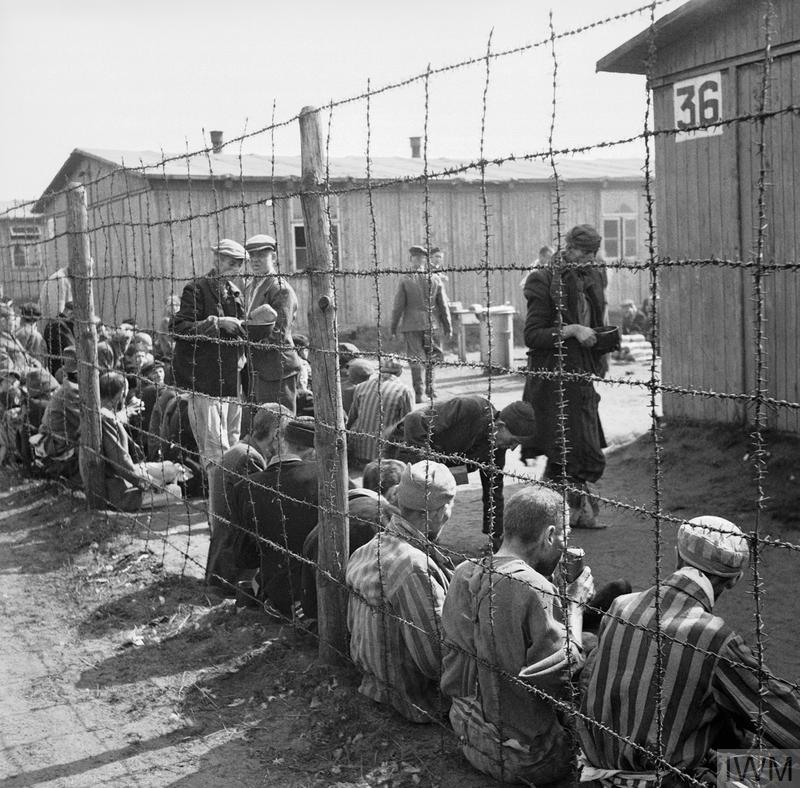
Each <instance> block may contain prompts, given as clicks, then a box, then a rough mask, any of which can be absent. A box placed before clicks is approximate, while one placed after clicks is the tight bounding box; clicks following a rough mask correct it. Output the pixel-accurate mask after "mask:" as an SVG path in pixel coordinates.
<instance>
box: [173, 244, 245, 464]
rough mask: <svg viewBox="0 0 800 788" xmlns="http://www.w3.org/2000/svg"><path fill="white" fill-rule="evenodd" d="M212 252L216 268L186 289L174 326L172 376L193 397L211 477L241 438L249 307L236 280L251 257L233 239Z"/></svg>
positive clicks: (192, 413)
mask: <svg viewBox="0 0 800 788" xmlns="http://www.w3.org/2000/svg"><path fill="white" fill-rule="evenodd" d="M212 251H213V252H214V254H215V258H216V261H215V265H214V267H213V268H212V269H211V270H210V271H209V272H208V274H206V275H205V276H201V277H199V278H197V279H194V280H193V281H191V282H189V283H188V284H187V285H186V287H184V288H183V293H182V295H181V306H180V309H178V311H177V313H176V314H175V318H174V321H173V332H174V336H175V349H174V351H173V359H172V372H173V376H174V379H175V385H176V386H177V387H179V388H182V389H185V390H186V391H188V392H189V397H190V402H189V420H190V423H191V426H192V432H193V433H194V437H195V440H196V441H197V448H198V451H199V453H200V457H201V459H202V462H203V465H204V467H205V470H206V472H208V471H209V470H210V469H211V468H212V467H214V466H218V465H219V463H220V461H221V460H222V455H223V454H224V453H225V452H226V451H227V450H228V449H229V448H230V447H231V446H232V445H233V444H234V443H236V441H237V440H238V439H239V431H240V427H241V420H242V413H241V407H240V406H239V403H238V402H237V401H236V400H237V398H238V397H239V395H240V387H239V372H240V371H241V369H242V367H243V366H244V332H243V329H242V319H243V318H244V302H243V300H242V293H241V291H240V290H239V288H238V287H237V286H236V284H235V283H234V279H235V278H236V277H237V276H238V275H239V273H240V272H241V270H242V266H243V265H244V262H245V259H246V257H247V252H245V250H244V247H243V246H242V245H241V244H239V243H237V242H236V241H232V240H230V239H228V238H224V239H223V240H221V241H220V242H219V244H218V245H217V246H214V247H212Z"/></svg>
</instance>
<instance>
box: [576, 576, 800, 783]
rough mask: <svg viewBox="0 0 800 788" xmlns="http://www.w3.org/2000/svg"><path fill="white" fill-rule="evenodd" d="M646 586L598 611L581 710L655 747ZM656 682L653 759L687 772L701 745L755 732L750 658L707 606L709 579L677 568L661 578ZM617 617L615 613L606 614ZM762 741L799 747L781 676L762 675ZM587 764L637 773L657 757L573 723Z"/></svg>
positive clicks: (797, 725) (703, 749)
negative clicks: (605, 613) (660, 654)
mask: <svg viewBox="0 0 800 788" xmlns="http://www.w3.org/2000/svg"><path fill="white" fill-rule="evenodd" d="M655 599H656V594H655V587H653V588H650V589H649V590H647V591H644V592H641V593H637V594H628V595H626V596H623V597H620V598H619V599H617V600H616V601H615V602H614V604H613V605H612V607H611V609H610V610H609V616H606V617H605V618H604V622H603V626H602V628H601V630H600V639H599V643H598V646H597V649H595V651H594V652H593V653H592V654H591V655H590V656H589V660H588V661H587V666H586V670H587V671H590V673H589V680H588V686H587V690H586V694H585V696H584V699H583V705H582V709H581V710H582V712H583V714H584V715H586V717H588V718H589V719H591V720H595V721H597V722H598V723H600V724H602V725H604V726H607V727H608V728H610V729H611V730H612V731H615V732H616V733H617V734H619V736H621V737H625V738H627V739H629V740H630V741H631V742H633V743H634V744H636V745H639V746H641V747H645V748H646V749H647V750H649V751H650V752H651V753H653V754H657V727H658V720H657V704H656V698H657V696H656V692H657V685H658V681H659V677H658V675H657V671H656V653H657V640H656V608H655V604H656V603H655ZM660 601H661V604H660V607H661V626H660V628H661V632H662V633H663V636H662V639H661V640H662V648H663V659H662V665H663V683H662V689H661V696H662V704H661V705H662V720H661V727H662V733H661V741H662V750H663V753H662V756H663V758H664V760H665V761H666V762H667V763H669V764H670V765H672V766H675V767H678V768H680V769H681V770H682V771H684V772H691V771H692V769H694V768H695V767H697V766H699V765H700V764H701V763H702V762H703V760H704V758H705V756H706V754H707V753H708V751H709V749H710V748H714V749H717V748H718V747H720V746H727V747H731V745H732V744H734V746H735V740H736V739H737V738H738V739H739V741H741V736H742V734H743V733H744V732H745V731H754V730H755V728H756V722H757V717H758V708H759V685H758V669H757V661H756V658H755V656H754V655H753V652H752V651H751V650H750V649H749V648H748V647H747V645H746V644H745V643H744V641H743V640H742V638H741V637H739V636H738V635H737V634H736V633H734V632H733V631H732V630H731V629H730V627H728V626H727V625H726V624H725V622H724V621H723V620H722V619H721V618H719V616H715V615H714V614H713V613H712V612H711V611H712V608H713V605H714V591H713V588H712V587H711V583H710V582H709V581H708V579H707V578H706V577H705V576H704V575H703V574H702V573H700V572H699V571H698V570H696V569H693V568H692V567H684V568H682V569H679V570H678V571H677V572H675V573H674V574H672V575H670V576H669V577H668V578H667V579H666V580H665V581H664V582H663V583H662V584H661V600H660ZM612 616H616V617H618V619H619V620H617V619H615V618H612ZM761 708H762V710H763V719H762V721H763V732H764V743H765V744H766V745H767V746H772V747H783V748H790V747H797V746H798V744H800V699H799V698H798V694H797V692H796V691H793V690H792V689H791V688H790V687H788V686H787V685H786V684H785V683H783V682H780V681H777V680H773V679H768V678H765V679H764V686H763V688H762V691H761ZM579 729H580V737H581V743H582V745H583V749H584V752H585V754H586V757H587V759H588V761H589V763H590V764H592V765H593V766H596V767H599V768H602V769H622V770H625V771H633V772H643V771H648V770H652V769H653V768H654V767H655V765H656V763H655V761H654V760H653V759H652V758H651V757H648V756H647V755H646V754H645V753H643V752H641V751H640V750H637V749H636V748H635V747H633V746H632V745H631V744H628V743H625V742H623V741H622V740H621V739H620V738H618V736H614V735H613V734H611V733H608V732H606V731H603V730H601V729H600V728H599V727H597V726H595V725H593V724H592V723H591V722H587V721H586V720H580V722H579Z"/></svg>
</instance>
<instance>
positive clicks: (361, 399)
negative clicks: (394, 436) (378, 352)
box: [347, 356, 414, 464]
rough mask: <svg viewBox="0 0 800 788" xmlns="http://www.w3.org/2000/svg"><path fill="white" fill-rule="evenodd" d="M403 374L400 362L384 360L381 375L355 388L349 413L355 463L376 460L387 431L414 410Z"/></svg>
mask: <svg viewBox="0 0 800 788" xmlns="http://www.w3.org/2000/svg"><path fill="white" fill-rule="evenodd" d="M402 373H403V364H402V363H401V362H400V360H399V359H397V358H395V357H393V356H383V357H382V358H381V360H380V368H379V370H378V372H377V373H376V374H374V375H373V376H372V377H370V378H369V379H368V380H365V381H364V382H363V383H359V384H358V385H357V386H356V387H355V390H354V392H353V403H352V405H351V406H350V409H349V410H348V412H347V429H348V437H347V450H348V453H349V454H350V456H351V457H352V459H353V460H354V461H355V462H357V463H362V464H363V463H368V462H369V461H370V460H374V459H375V458H376V457H377V456H378V451H379V443H378V440H379V437H380V436H381V435H382V434H383V432H384V430H385V429H386V428H387V427H389V426H391V425H393V424H397V423H398V422H400V421H402V420H403V419H404V418H405V417H406V414H408V413H410V412H411V409H412V408H413V407H414V395H413V394H412V393H411V391H410V389H409V388H408V386H406V384H405V383H402V382H401V381H400V375H401V374H402Z"/></svg>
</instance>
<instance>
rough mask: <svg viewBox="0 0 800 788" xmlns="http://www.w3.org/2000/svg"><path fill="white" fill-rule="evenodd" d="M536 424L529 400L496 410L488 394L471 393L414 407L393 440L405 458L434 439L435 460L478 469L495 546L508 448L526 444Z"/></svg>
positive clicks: (486, 520)
mask: <svg viewBox="0 0 800 788" xmlns="http://www.w3.org/2000/svg"><path fill="white" fill-rule="evenodd" d="M535 428H536V423H535V419H534V413H533V409H532V408H531V406H530V405H528V404H527V403H526V402H512V403H511V404H510V405H507V406H506V407H505V408H503V410H502V411H498V410H497V408H495V407H494V405H492V403H491V402H490V401H489V400H488V399H486V397H482V396H480V395H478V394H469V395H465V396H463V397H453V398H452V399H448V400H441V401H439V402H434V403H433V404H432V405H428V406H426V407H424V408H420V409H418V410H413V411H411V413H409V414H408V415H407V416H406V417H405V418H404V419H403V421H402V422H400V424H398V425H397V426H396V427H395V428H394V429H393V430H391V431H390V433H389V441H390V442H391V443H392V444H394V445H395V447H396V448H395V453H396V454H397V456H399V457H400V458H401V459H408V458H412V457H413V458H414V459H417V458H418V457H420V456H423V455H424V454H425V452H426V451H428V446H429V442H430V449H429V450H430V451H431V452H434V453H435V454H436V455H437V456H436V459H437V460H441V461H442V462H445V463H447V464H448V465H450V466H451V467H455V466H459V465H465V464H466V466H467V470H468V471H474V470H478V471H479V473H480V478H481V485H482V487H483V532H484V533H485V534H491V536H492V540H493V542H494V545H495V547H496V546H498V545H499V544H500V540H501V538H502V535H503V468H504V467H505V464H506V451H507V450H508V449H513V448H514V447H515V446H517V445H519V444H520V443H522V444H525V443H527V441H528V440H529V439H530V437H531V435H533V434H534V432H535ZM403 444H405V445H403Z"/></svg>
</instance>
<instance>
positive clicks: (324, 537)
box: [300, 107, 350, 662]
mask: <svg viewBox="0 0 800 788" xmlns="http://www.w3.org/2000/svg"><path fill="white" fill-rule="evenodd" d="M300 158H301V162H302V182H301V183H302V186H301V192H300V201H301V203H302V206H303V221H304V224H305V231H306V245H307V248H308V250H309V257H308V275H309V301H308V327H309V334H310V340H311V341H310V345H311V357H310V363H311V371H312V376H313V377H312V379H313V381H314V414H315V416H316V420H317V427H316V438H315V447H316V451H317V464H318V466H319V469H320V477H319V523H320V538H319V553H318V562H319V569H320V570H321V571H320V572H318V573H317V597H318V610H319V616H318V621H319V656H320V659H321V660H323V661H325V662H337V661H339V660H340V658H341V655H342V654H343V653H344V652H345V650H346V647H347V623H346V622H347V589H346V588H345V585H344V579H345V571H346V569H347V558H348V555H349V543H350V539H349V529H348V518H347V489H348V473H347V444H346V441H345V434H344V417H343V411H342V391H341V387H340V381H339V363H338V361H339V357H338V354H337V352H336V351H337V348H338V340H337V333H336V302H335V300H334V291H333V275H332V271H333V259H332V256H331V247H330V221H329V218H328V215H327V213H326V211H325V205H324V199H323V196H322V194H320V191H321V189H322V188H323V162H322V129H321V125H320V120H319V111H318V110H317V109H316V108H315V107H304V108H303V110H302V112H301V113H300ZM326 572H327V574H328V575H329V577H330V579H329V578H328V577H326V576H325V575H324V574H323V573H326Z"/></svg>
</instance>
